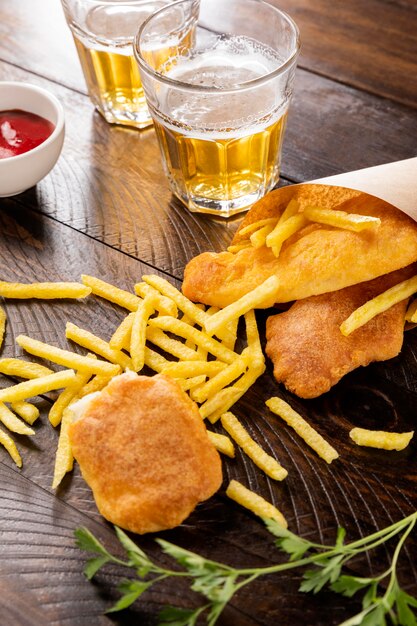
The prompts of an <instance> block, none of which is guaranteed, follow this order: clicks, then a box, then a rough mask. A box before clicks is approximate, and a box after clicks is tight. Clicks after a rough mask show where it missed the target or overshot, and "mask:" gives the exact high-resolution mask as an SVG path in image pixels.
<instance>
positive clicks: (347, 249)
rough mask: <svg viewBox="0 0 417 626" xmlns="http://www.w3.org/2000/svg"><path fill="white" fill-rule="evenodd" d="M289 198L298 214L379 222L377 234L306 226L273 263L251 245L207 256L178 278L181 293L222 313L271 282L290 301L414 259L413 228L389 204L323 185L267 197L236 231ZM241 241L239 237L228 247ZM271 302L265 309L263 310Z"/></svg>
mask: <svg viewBox="0 0 417 626" xmlns="http://www.w3.org/2000/svg"><path fill="white" fill-rule="evenodd" d="M292 198H295V199H297V200H298V202H299V203H300V207H301V209H303V208H306V207H308V206H310V207H311V206H316V207H321V208H324V209H337V210H342V211H346V212H348V213H357V214H361V215H370V216H373V217H379V218H380V219H381V225H380V227H379V228H378V229H377V230H376V231H370V230H364V231H362V232H352V231H348V230H343V229H340V228H333V227H331V226H325V225H322V224H309V225H307V226H305V227H304V228H302V229H301V230H300V231H298V232H297V233H296V234H295V235H293V236H292V237H290V238H289V239H288V240H287V241H286V242H284V244H283V246H282V249H281V253H280V255H279V257H278V258H276V257H275V256H274V254H273V252H272V250H271V249H270V248H267V247H265V246H264V247H262V248H258V249H255V248H253V247H252V246H251V247H249V248H245V249H243V250H240V251H239V252H238V253H237V254H232V253H230V252H221V253H220V254H216V253H214V252H206V253H204V254H200V255H199V256H197V257H195V258H194V259H192V260H191V261H190V262H189V263H188V265H187V267H186V268H185V273H184V283H183V287H182V289H183V293H184V294H185V295H186V296H187V297H188V298H190V299H191V300H194V301H196V302H203V303H204V304H208V305H214V306H219V307H221V308H223V307H225V306H227V305H228V304H230V303H231V302H234V301H236V300H238V299H239V298H240V297H241V296H243V295H244V294H246V293H247V292H249V291H251V290H252V289H254V288H255V287H257V286H258V285H260V284H261V283H262V282H264V281H265V280H266V279H267V278H269V277H270V276H272V275H276V276H278V278H279V280H280V283H281V288H280V290H279V293H278V295H277V299H276V302H292V301H293V300H301V299H302V298H307V297H309V296H312V295H318V294H321V293H327V292H329V291H337V290H340V289H343V288H344V287H348V286H350V285H355V284H356V283H360V282H364V281H368V280H372V279H373V278H376V277H377V276H382V275H383V274H387V273H388V272H392V271H394V270H397V269H400V268H402V267H406V266H407V265H410V264H411V263H413V262H414V261H416V260H417V224H416V223H415V222H414V221H413V220H412V219H411V218H410V217H408V216H407V215H405V214H404V213H402V212H401V211H399V210H398V209H396V208H395V207H393V206H392V205H390V204H388V203H386V202H384V201H383V200H380V199H378V198H375V197H374V196H370V195H368V194H365V193H361V192H359V191H353V190H351V189H345V188H343V187H332V186H328V185H315V184H309V185H294V186H290V187H284V188H282V189H277V190H276V191H272V192H271V193H269V194H268V195H267V196H265V197H264V198H263V199H262V200H260V201H259V202H257V203H255V204H254V206H253V207H252V209H251V210H250V211H249V213H248V215H247V216H246V218H245V220H244V221H243V223H242V224H241V227H240V229H239V230H241V229H242V228H243V227H245V226H248V225H249V224H251V223H253V222H256V221H258V220H260V219H265V218H269V217H277V218H278V217H279V216H280V215H281V213H282V212H283V210H284V209H285V207H286V206H287V204H288V202H289V201H290V200H291V199H292ZM243 239H245V237H242V236H240V235H239V231H238V233H237V234H236V236H235V238H234V239H233V243H234V244H235V243H239V242H241V241H242V240H243ZM270 305H271V303H269V302H266V303H265V308H266V307H268V306H270Z"/></svg>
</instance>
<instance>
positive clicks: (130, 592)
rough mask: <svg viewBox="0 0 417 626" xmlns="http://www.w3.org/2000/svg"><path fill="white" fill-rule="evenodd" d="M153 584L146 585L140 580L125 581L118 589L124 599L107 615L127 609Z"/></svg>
mask: <svg viewBox="0 0 417 626" xmlns="http://www.w3.org/2000/svg"><path fill="white" fill-rule="evenodd" d="M151 584H152V582H151V583H144V582H142V581H139V580H127V579H126V580H123V581H122V582H121V583H120V584H119V585H118V587H117V588H118V590H119V591H120V592H121V593H122V594H123V595H122V597H121V598H120V599H119V600H118V601H117V602H116V604H115V605H114V606H112V607H111V608H110V609H108V610H107V611H106V613H115V612H116V611H121V610H123V609H127V607H129V606H130V605H131V604H133V602H134V601H135V600H137V599H138V598H139V596H141V595H142V593H143V592H144V591H146V589H148V587H149V586H150V585H151Z"/></svg>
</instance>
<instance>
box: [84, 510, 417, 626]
mask: <svg viewBox="0 0 417 626" xmlns="http://www.w3.org/2000/svg"><path fill="white" fill-rule="evenodd" d="M416 522H417V512H415V513H413V514H412V515H409V516H408V517H405V518H404V519H402V520H400V521H398V522H396V523H394V524H392V525H391V526H387V527H386V528H384V529H382V530H379V531H377V532H375V533H373V534H371V535H368V536H367V537H363V538H362V539H358V540H357V541H352V542H350V543H345V535H346V533H345V530H344V529H343V528H339V529H338V531H337V536H336V541H335V543H334V544H333V545H322V544H318V543H314V542H311V541H309V540H307V539H303V538H302V537H299V536H298V535H295V534H294V533H292V532H291V531H289V530H287V529H284V528H283V527H282V526H280V525H279V524H278V523H277V522H275V521H273V520H265V523H266V526H267V528H268V530H269V531H270V532H271V533H272V535H274V537H275V544H276V546H277V547H278V548H279V549H280V550H281V551H283V552H285V553H286V554H287V555H289V560H288V561H286V562H284V563H279V564H276V565H271V566H269V567H256V568H247V569H236V568H233V567H229V566H228V565H225V564H223V563H217V562H216V561H211V560H210V559H206V558H204V557H202V556H200V555H199V554H196V553H194V552H190V551H189V550H185V549H184V548H181V547H179V546H176V545H174V544H172V543H169V542H168V541H164V540H162V539H157V540H156V541H157V542H158V544H159V545H160V547H161V548H162V550H163V552H165V554H167V555H169V556H170V557H172V559H174V561H176V563H177V565H179V566H181V569H166V568H164V567H161V566H160V565H158V564H157V563H154V562H153V561H151V559H150V558H149V557H148V555H147V554H145V552H143V550H141V549H140V548H139V546H137V545H136V544H135V543H134V542H133V541H132V540H131V539H129V537H128V536H127V535H126V533H124V532H123V531H122V530H121V529H120V528H117V527H115V530H116V534H117V537H118V539H119V541H120V543H121V544H122V546H123V548H124V550H125V551H126V553H127V557H128V560H127V561H125V560H122V559H119V558H117V557H115V556H114V555H112V554H111V553H110V552H108V551H107V550H106V548H105V547H104V546H103V544H102V543H100V542H99V541H98V540H97V539H96V538H95V537H94V535H93V534H92V533H91V532H90V531H89V530H87V529H86V528H79V529H77V530H76V531H75V535H76V538H77V545H78V547H79V548H81V549H82V550H85V551H87V552H90V553H93V554H94V555H96V556H94V557H93V558H90V559H89V560H88V562H87V565H86V567H85V570H84V573H85V575H86V576H87V578H88V579H91V578H92V577H93V576H94V575H95V574H96V573H97V572H98V571H99V570H100V569H101V568H102V567H103V566H104V565H106V564H107V563H116V564H119V565H124V566H126V567H128V568H131V569H133V570H134V572H135V575H136V576H135V578H132V579H130V578H129V579H125V580H123V581H122V582H121V583H120V585H119V587H118V588H119V591H120V593H121V598H120V599H119V600H118V602H116V604H115V605H114V606H113V607H111V608H110V609H109V612H111V611H120V610H121V609H125V608H127V607H128V606H130V605H131V604H132V603H133V602H134V601H135V600H137V598H139V597H140V596H141V595H142V594H143V593H144V592H145V591H146V590H147V589H149V588H150V587H151V586H152V585H154V584H156V583H158V582H160V581H162V580H164V579H166V578H184V577H186V578H189V579H190V580H191V584H190V587H191V589H192V590H193V591H196V592H198V593H200V594H201V595H202V596H203V597H204V599H205V601H204V603H203V604H202V605H201V606H199V607H198V608H196V609H183V608H176V607H167V608H166V609H164V610H163V611H162V612H161V613H160V615H159V626H195V625H196V624H197V620H198V619H199V618H200V617H201V616H204V618H205V620H206V624H207V626H214V624H215V623H216V622H217V619H218V618H219V616H220V614H221V613H222V611H223V609H224V607H225V606H226V604H227V603H228V602H229V601H230V600H231V599H232V597H233V595H234V594H235V593H236V592H237V591H239V589H241V588H242V587H244V586H246V585H248V584H249V583H251V582H252V581H254V580H255V579H257V578H259V577H261V576H265V575H268V574H276V573H278V572H283V571H286V570H289V569H295V568H302V571H303V574H302V582H301V585H300V591H302V592H313V593H317V592H319V591H320V590H321V589H323V588H325V587H327V588H330V589H332V590H333V591H334V592H336V593H340V594H342V595H344V596H346V597H349V598H350V597H352V596H354V595H355V594H356V593H358V592H362V594H363V597H362V610H361V611H360V612H359V613H357V614H356V615H354V616H353V617H351V618H349V619H348V620H346V621H344V622H343V624H340V626H386V625H387V624H393V625H394V626H417V619H416V613H415V609H416V608H417V598H415V597H413V596H411V595H409V594H408V593H407V592H406V591H404V589H402V588H401V586H400V584H399V582H398V578H397V565H398V558H399V555H400V552H401V550H402V548H403V545H404V543H405V541H406V539H407V537H408V535H409V534H410V532H411V531H412V529H413V527H414V525H415V524H416ZM394 537H398V541H397V544H396V547H395V549H394V552H393V555H392V559H391V563H390V566H389V567H388V569H386V570H385V571H384V572H382V574H380V575H379V576H375V577H367V578H362V577H359V576H352V575H348V574H346V573H344V569H343V568H344V567H345V565H346V564H347V563H348V562H349V561H350V560H351V559H353V558H355V557H358V556H359V555H361V554H364V553H366V552H369V551H370V550H374V549H375V548H377V547H378V546H380V545H382V544H384V543H386V542H387V541H389V540H391V539H393V538H394Z"/></svg>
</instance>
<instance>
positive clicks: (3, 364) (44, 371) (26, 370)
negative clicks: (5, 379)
mask: <svg viewBox="0 0 417 626" xmlns="http://www.w3.org/2000/svg"><path fill="white" fill-rule="evenodd" d="M0 372H1V373H2V374H6V375H7V376H18V377H19V378H29V379H32V378H39V377H40V376H48V375H49V374H53V373H54V372H53V370H51V369H49V367H45V366H44V365H39V364H38V363H32V362H31V361H23V360H22V359H0Z"/></svg>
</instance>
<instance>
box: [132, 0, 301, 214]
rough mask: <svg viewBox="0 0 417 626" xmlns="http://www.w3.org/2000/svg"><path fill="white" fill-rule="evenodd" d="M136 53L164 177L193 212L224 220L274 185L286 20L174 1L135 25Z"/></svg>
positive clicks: (291, 44) (249, 8) (241, 6)
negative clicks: (171, 52) (222, 217)
mask: <svg viewBox="0 0 417 626" xmlns="http://www.w3.org/2000/svg"><path fill="white" fill-rule="evenodd" d="M185 34H187V36H186V37H185ZM185 40H186V41H187V45H183V46H181V45H178V42H180V41H185ZM167 49H170V50H174V51H175V54H172V55H171V56H170V57H169V58H167V55H162V56H161V54H160V51H161V50H163V51H164V50H165V51H166V50H167ZM134 51H135V57H136V59H137V62H138V66H139V70H140V74H141V78H142V84H143V88H144V91H145V95H146V99H147V102H148V107H149V110H150V113H151V116H152V118H153V120H154V125H155V130H156V133H157V136H158V140H159V144H160V148H161V152H162V158H163V163H164V167H165V171H166V174H167V176H168V179H169V181H170V185H171V188H172V190H173V192H174V194H175V195H176V196H178V198H180V199H181V200H182V201H183V202H184V203H185V205H186V206H187V207H188V208H189V209H190V210H191V211H195V212H202V213H211V214H215V215H220V216H224V217H228V216H230V215H233V214H235V213H238V212H240V211H244V210H247V209H248V208H249V207H250V206H251V205H252V204H253V203H254V202H255V201H256V200H258V199H259V198H261V197H262V196H263V195H265V194H266V193H267V192H268V191H269V190H270V189H272V188H273V187H274V186H275V185H276V184H277V182H278V179H279V168H280V156H281V147H282V141H283V136H284V130H285V124H286V118H287V110H288V105H289V101H290V98H291V93H292V85H293V78H294V73H295V65H296V59H297V56H298V52H299V34H298V29H297V26H296V24H295V23H294V22H293V21H292V19H291V18H290V17H289V16H288V15H286V14H285V13H284V12H282V11H280V10H278V9H277V8H275V7H273V6H272V5H270V4H268V3H266V2H263V1H262V0H179V1H177V2H174V3H172V4H170V5H167V6H166V7H164V8H162V9H160V10H158V11H156V13H154V14H153V15H152V16H151V17H149V18H148V19H147V20H146V21H145V22H144V23H143V24H142V26H141V27H140V28H139V31H138V33H137V35H136V38H135V43H134Z"/></svg>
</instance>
